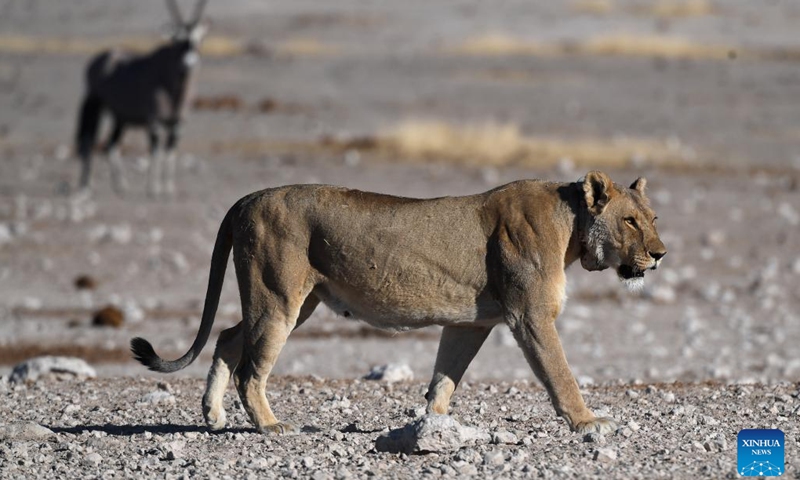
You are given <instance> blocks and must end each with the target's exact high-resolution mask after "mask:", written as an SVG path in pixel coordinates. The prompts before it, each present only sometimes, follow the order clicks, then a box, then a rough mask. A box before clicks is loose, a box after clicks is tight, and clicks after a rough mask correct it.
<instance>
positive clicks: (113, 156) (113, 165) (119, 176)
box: [103, 120, 128, 196]
mask: <svg viewBox="0 0 800 480" xmlns="http://www.w3.org/2000/svg"><path fill="white" fill-rule="evenodd" d="M124 131H125V124H124V123H123V122H120V121H119V120H116V121H114V128H113V130H112V131H111V135H110V136H109V137H108V142H106V146H105V147H104V148H103V150H104V152H105V155H106V158H107V159H108V165H109V167H110V170H111V187H112V188H113V189H114V192H116V193H117V195H120V196H121V195H124V194H125V191H126V190H127V189H128V184H127V182H126V181H125V174H124V172H123V166H122V155H121V154H120V151H119V146H118V145H119V141H120V139H122V133H123V132H124Z"/></svg>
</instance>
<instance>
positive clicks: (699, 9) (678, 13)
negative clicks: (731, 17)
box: [631, 0, 716, 19]
mask: <svg viewBox="0 0 800 480" xmlns="http://www.w3.org/2000/svg"><path fill="white" fill-rule="evenodd" d="M631 10H632V11H633V12H634V13H636V14H640V15H647V16H652V17H656V18H665V19H667V18H694V17H703V16H706V15H713V14H714V13H716V10H715V8H714V5H713V4H712V3H711V2H710V1H709V0H677V1H676V0H659V1H655V2H646V3H643V4H640V5H636V6H634V7H633V8H632V9H631Z"/></svg>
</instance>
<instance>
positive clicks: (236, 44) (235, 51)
mask: <svg viewBox="0 0 800 480" xmlns="http://www.w3.org/2000/svg"><path fill="white" fill-rule="evenodd" d="M160 43H162V40H161V39H157V38H153V37H114V38H77V37H70V38H48V37H39V36H36V37H32V36H27V35H14V34H5V35H0V52H3V53H10V54H48V55H89V54H92V53H96V52H98V51H101V50H104V49H107V48H113V47H118V48H124V49H126V50H130V51H133V52H147V51H149V50H151V49H152V48H154V47H155V46H156V45H158V44H160ZM245 50H246V46H245V45H244V44H243V43H242V42H241V41H239V40H236V39H233V38H228V37H223V36H219V35H212V36H209V37H208V38H206V39H205V40H204V41H203V44H202V45H201V47H200V52H201V53H202V54H203V55H208V56H211V57H225V56H232V55H239V54H242V53H244V52H245Z"/></svg>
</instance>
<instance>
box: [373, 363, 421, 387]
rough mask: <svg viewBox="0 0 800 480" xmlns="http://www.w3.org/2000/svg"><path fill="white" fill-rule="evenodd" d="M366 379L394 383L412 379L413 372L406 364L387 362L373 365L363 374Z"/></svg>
mask: <svg viewBox="0 0 800 480" xmlns="http://www.w3.org/2000/svg"><path fill="white" fill-rule="evenodd" d="M364 379H366V380H380V381H383V382H388V383H394V382H403V381H411V380H414V372H413V371H412V370H411V367H409V366H408V365H406V364H397V363H389V364H387V365H380V366H377V367H373V368H372V370H370V371H369V373H368V374H366V375H365V376H364Z"/></svg>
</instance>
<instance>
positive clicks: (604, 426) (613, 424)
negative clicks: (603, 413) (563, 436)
mask: <svg viewBox="0 0 800 480" xmlns="http://www.w3.org/2000/svg"><path fill="white" fill-rule="evenodd" d="M618 428H619V425H617V421H616V420H614V419H613V418H610V417H599V418H595V419H594V420H591V421H589V422H581V423H579V424H577V425H575V431H576V432H578V433H580V434H581V435H586V434H587V433H592V432H594V433H599V434H601V435H604V434H606V433H611V432H615V431H616V430H617V429H618Z"/></svg>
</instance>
